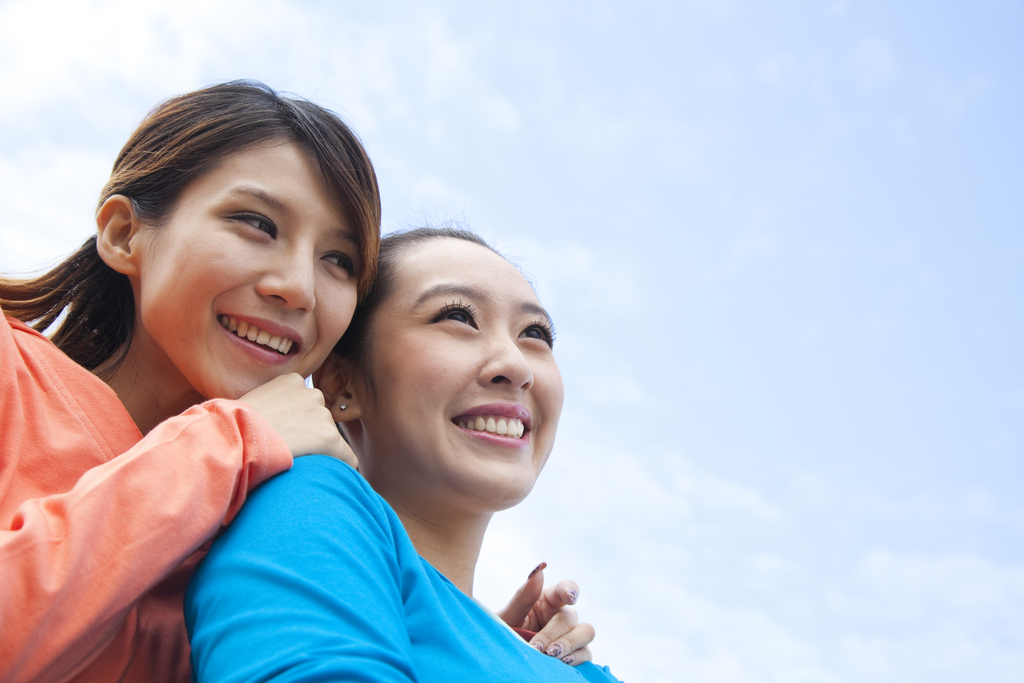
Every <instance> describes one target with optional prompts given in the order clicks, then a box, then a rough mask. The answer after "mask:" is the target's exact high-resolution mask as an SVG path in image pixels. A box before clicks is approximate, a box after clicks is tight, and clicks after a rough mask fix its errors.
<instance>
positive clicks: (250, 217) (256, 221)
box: [232, 212, 277, 239]
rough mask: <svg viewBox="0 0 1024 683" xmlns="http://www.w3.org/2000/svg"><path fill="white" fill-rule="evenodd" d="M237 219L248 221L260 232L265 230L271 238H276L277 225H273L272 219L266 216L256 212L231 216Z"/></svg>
mask: <svg viewBox="0 0 1024 683" xmlns="http://www.w3.org/2000/svg"><path fill="white" fill-rule="evenodd" d="M232 218H234V219H235V220H237V221H242V222H243V223H248V224H249V225H251V226H252V227H254V228H256V229H257V230H259V231H260V232H265V233H267V234H268V235H270V236H271V237H272V238H275V239H276V238H277V226H276V225H274V221H272V220H270V219H269V218H267V217H266V216H261V215H260V214H258V213H248V212H247V213H239V214H235V215H234V216H232Z"/></svg>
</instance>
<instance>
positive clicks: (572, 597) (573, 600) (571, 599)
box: [566, 588, 580, 605]
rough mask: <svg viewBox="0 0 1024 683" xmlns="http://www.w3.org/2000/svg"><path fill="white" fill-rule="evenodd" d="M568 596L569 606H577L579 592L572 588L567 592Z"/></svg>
mask: <svg viewBox="0 0 1024 683" xmlns="http://www.w3.org/2000/svg"><path fill="white" fill-rule="evenodd" d="M566 595H568V596H569V604H570V605H575V604H576V601H577V600H578V599H579V597H580V593H579V591H578V590H576V589H575V588H570V589H569V590H568V591H566Z"/></svg>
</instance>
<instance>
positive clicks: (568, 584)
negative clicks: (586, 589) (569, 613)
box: [544, 579, 580, 610]
mask: <svg viewBox="0 0 1024 683" xmlns="http://www.w3.org/2000/svg"><path fill="white" fill-rule="evenodd" d="M544 597H545V598H546V599H547V601H548V604H550V605H551V606H552V608H554V609H556V610H558V609H562V608H563V607H566V606H568V605H575V604H576V601H577V600H579V599H580V587H579V586H577V585H576V582H575V581H570V580H569V579H566V580H565V581H559V582H558V583H557V584H556V585H555V587H554V588H552V589H548V590H547V591H544Z"/></svg>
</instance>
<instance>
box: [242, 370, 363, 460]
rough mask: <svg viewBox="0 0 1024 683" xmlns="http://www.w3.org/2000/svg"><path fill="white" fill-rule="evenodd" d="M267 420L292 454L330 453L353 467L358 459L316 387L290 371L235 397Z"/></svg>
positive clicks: (296, 455)
mask: <svg viewBox="0 0 1024 683" xmlns="http://www.w3.org/2000/svg"><path fill="white" fill-rule="evenodd" d="M238 400H239V401H241V402H242V403H246V404H248V405H249V407H251V408H252V409H253V410H255V411H256V412H257V413H259V414H260V416H261V417H263V419H264V420H266V421H267V422H269V423H270V426H271V427H273V428H274V430H275V431H276V432H277V433H278V434H280V435H281V437H282V438H283V439H284V441H285V443H287V444H288V448H290V449H291V451H292V455H293V456H295V457H299V456H300V455H315V454H322V455H329V456H331V457H333V458H337V459H338V460H341V461H342V462H347V463H348V464H349V465H351V466H352V467H356V466H357V465H358V464H359V461H358V460H357V459H356V456H355V453H353V452H352V449H351V448H350V447H349V445H348V444H347V443H345V440H344V439H343V438H341V434H340V433H339V432H338V427H337V425H335V424H334V418H333V417H331V411H329V410H328V409H327V408H326V407H325V405H324V395H323V394H322V393H321V392H320V390H319V389H310V388H309V387H307V386H306V382H305V380H303V379H302V377H300V376H299V375H298V374H296V373H294V372H292V373H289V374H287V375H281V376H280V377H275V378H274V379H272V380H270V381H269V382H267V383H266V384H264V385H262V386H259V387H256V388H255V389H253V390H252V391H250V392H249V393H248V394H246V395H245V396H242V397H241V398H240V399H238Z"/></svg>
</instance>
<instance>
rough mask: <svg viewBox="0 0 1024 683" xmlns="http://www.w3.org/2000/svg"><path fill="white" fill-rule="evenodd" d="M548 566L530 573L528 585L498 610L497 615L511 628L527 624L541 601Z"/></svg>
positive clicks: (538, 566) (543, 563)
mask: <svg viewBox="0 0 1024 683" xmlns="http://www.w3.org/2000/svg"><path fill="white" fill-rule="evenodd" d="M547 566H548V563H547V562H541V563H540V564H538V565H537V566H536V567H535V568H534V570H533V571H532V572H530V576H529V577H528V578H527V579H526V583H524V584H523V585H522V586H520V587H519V590H517V591H516V593H515V595H513V596H512V599H511V600H509V602H508V604H507V605H505V607H504V608H502V609H500V610H498V612H497V614H498V616H499V617H501V620H502V621H504V622H505V623H506V624H508V625H509V626H515V627H521V626H523V624H524V622H526V617H527V616H529V614H530V611H531V610H532V609H533V607H534V605H536V604H537V601H538V600H540V596H541V593H542V592H543V590H544V568H545V567H547Z"/></svg>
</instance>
